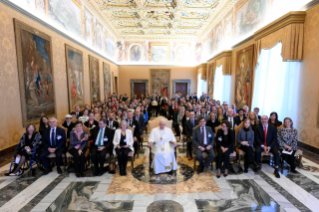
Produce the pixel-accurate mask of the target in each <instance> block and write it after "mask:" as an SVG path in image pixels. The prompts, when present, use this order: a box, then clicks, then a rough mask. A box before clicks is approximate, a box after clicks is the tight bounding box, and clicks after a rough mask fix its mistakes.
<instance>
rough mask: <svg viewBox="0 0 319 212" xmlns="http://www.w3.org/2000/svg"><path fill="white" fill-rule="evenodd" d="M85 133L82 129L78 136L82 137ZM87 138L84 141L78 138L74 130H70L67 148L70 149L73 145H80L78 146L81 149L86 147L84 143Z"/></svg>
mask: <svg viewBox="0 0 319 212" xmlns="http://www.w3.org/2000/svg"><path fill="white" fill-rule="evenodd" d="M86 134H87V133H86V132H85V131H84V130H83V132H82V134H81V136H80V138H81V139H83V138H84V136H85V135H86ZM87 141H88V140H84V141H81V140H79V138H78V136H77V135H76V134H75V132H74V130H72V131H71V133H70V146H69V149H72V148H73V147H75V146H76V145H79V144H80V145H81V146H80V149H81V150H84V148H85V147H86V143H87Z"/></svg>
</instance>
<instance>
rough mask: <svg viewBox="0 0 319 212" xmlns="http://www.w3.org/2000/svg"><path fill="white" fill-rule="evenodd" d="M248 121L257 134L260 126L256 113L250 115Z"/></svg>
mask: <svg viewBox="0 0 319 212" xmlns="http://www.w3.org/2000/svg"><path fill="white" fill-rule="evenodd" d="M248 119H249V120H250V126H251V129H252V130H253V131H254V132H255V130H256V128H257V126H258V124H259V122H258V119H257V116H256V114H255V113H254V112H250V113H248Z"/></svg>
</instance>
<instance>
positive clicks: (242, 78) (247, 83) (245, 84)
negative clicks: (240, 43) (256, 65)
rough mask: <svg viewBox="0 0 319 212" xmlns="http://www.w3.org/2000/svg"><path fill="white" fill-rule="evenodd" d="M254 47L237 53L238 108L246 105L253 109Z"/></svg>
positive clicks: (236, 94) (236, 89) (236, 100)
mask: <svg viewBox="0 0 319 212" xmlns="http://www.w3.org/2000/svg"><path fill="white" fill-rule="evenodd" d="M253 57H254V45H251V46H248V47H247V48H245V49H242V50H240V51H238V52H237V55H236V75H235V104H236V106H237V108H238V109H239V108H242V107H243V106H244V105H248V106H249V108H250V107H251V101H252V81H253Z"/></svg>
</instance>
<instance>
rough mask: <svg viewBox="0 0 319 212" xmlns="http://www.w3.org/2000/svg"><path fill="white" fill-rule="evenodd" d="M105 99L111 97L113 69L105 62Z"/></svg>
mask: <svg viewBox="0 0 319 212" xmlns="http://www.w3.org/2000/svg"><path fill="white" fill-rule="evenodd" d="M103 79H104V98H105V99H108V98H109V96H111V69H110V65H109V64H107V63H105V62H103Z"/></svg>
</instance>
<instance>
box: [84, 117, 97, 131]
mask: <svg viewBox="0 0 319 212" xmlns="http://www.w3.org/2000/svg"><path fill="white" fill-rule="evenodd" d="M94 118H95V116H94V113H90V115H89V120H88V121H87V122H85V123H84V125H85V126H86V127H87V128H89V129H90V133H92V132H93V130H94V129H95V128H96V127H98V126H99V123H98V122H97V121H96V120H95V119H94Z"/></svg>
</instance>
